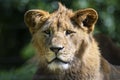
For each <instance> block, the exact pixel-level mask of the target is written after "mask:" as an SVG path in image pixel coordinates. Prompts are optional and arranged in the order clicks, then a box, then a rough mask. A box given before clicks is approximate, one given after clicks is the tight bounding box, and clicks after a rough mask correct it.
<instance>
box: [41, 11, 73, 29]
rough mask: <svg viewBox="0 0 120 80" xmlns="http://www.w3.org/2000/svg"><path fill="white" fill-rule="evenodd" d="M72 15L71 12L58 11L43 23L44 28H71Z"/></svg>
mask: <svg viewBox="0 0 120 80" xmlns="http://www.w3.org/2000/svg"><path fill="white" fill-rule="evenodd" d="M72 15H73V12H72V11H71V10H65V11H61V10H58V11H57V12H54V13H52V14H51V15H50V17H49V18H48V20H47V21H46V22H45V24H44V26H43V27H45V28H48V27H54V28H60V27H62V28H65V29H66V28H71V26H73V25H72V21H71V17H72Z"/></svg>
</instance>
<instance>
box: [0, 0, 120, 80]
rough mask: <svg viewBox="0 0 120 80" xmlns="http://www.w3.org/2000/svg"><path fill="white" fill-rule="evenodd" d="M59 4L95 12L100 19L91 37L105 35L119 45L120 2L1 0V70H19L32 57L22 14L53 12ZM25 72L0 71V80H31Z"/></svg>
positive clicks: (107, 0)
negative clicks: (40, 11)
mask: <svg viewBox="0 0 120 80" xmlns="http://www.w3.org/2000/svg"><path fill="white" fill-rule="evenodd" d="M58 1H59V2H61V3H62V4H64V5H66V7H68V8H71V9H73V10H78V9H82V8H88V7H91V8H94V9H95V10H97V12H98V14H99V19H98V22H97V24H96V28H95V32H94V33H95V34H96V33H103V34H106V35H108V36H110V37H111V38H112V39H113V41H114V42H115V43H117V44H120V36H119V34H120V22H119V21H120V15H119V14H120V5H119V3H120V0H0V69H12V68H13V67H16V66H17V67H19V66H21V65H22V64H23V63H24V62H25V61H26V60H27V59H29V58H31V57H32V56H33V55H34V53H35V51H34V49H33V47H32V46H31V44H30V39H31V35H30V33H29V31H28V29H27V27H26V26H25V24H24V13H25V12H26V11H27V10H29V9H43V10H46V11H49V12H52V11H54V10H55V9H57V7H58V6H57V2H58ZM27 68H28V67H24V66H23V67H22V68H21V69H17V70H16V69H15V70H11V71H8V72H6V71H1V72H0V80H16V79H17V80H30V78H31V76H32V74H29V72H26V70H27ZM31 69H32V68H31ZM27 74H28V75H27ZM6 76H7V77H8V78H7V77H6ZM20 76H25V77H24V79H23V78H22V77H20ZM16 77H19V79H18V78H16ZM13 78H15V79H13Z"/></svg>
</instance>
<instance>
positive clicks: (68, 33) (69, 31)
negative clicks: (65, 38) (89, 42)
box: [65, 30, 75, 35]
mask: <svg viewBox="0 0 120 80" xmlns="http://www.w3.org/2000/svg"><path fill="white" fill-rule="evenodd" d="M72 33H75V32H74V31H71V30H66V33H65V34H66V35H70V34H72Z"/></svg>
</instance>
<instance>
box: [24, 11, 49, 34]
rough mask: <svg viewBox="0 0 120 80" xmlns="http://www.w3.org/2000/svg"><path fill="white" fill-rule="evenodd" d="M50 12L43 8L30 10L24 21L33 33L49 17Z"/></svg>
mask: <svg viewBox="0 0 120 80" xmlns="http://www.w3.org/2000/svg"><path fill="white" fill-rule="evenodd" d="M48 17H49V13H48V12H45V11H42V10H29V11H27V12H26V13H25V15H24V21H25V24H26V25H27V27H28V28H29V30H30V32H31V33H32V34H33V33H35V32H36V30H38V28H40V27H41V26H42V25H43V23H44V22H45V21H46V20H47V19H48Z"/></svg>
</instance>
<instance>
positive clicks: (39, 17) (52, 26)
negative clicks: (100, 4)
mask: <svg viewBox="0 0 120 80" xmlns="http://www.w3.org/2000/svg"><path fill="white" fill-rule="evenodd" d="M24 19H25V23H26V25H27V26H28V28H29V30H30V32H31V34H32V42H33V45H34V47H35V48H36V50H37V53H38V59H39V61H40V64H41V66H43V67H47V68H48V69H50V70H57V69H59V70H65V69H68V68H70V67H71V66H72V65H74V62H80V61H81V60H82V58H84V57H83V55H84V53H85V51H86V49H89V46H88V43H90V41H92V40H91V39H92V38H91V33H92V31H93V30H94V25H95V23H96V21H97V19H98V15H97V12H96V11H95V10H94V9H91V8H87V9H83V10H78V11H76V12H73V11H72V10H69V9H67V8H66V7H64V6H63V5H61V4H60V3H59V8H58V10H56V11H55V12H53V13H51V14H50V13H49V12H46V11H43V10H38V9H33V10H29V11H27V12H26V14H25V17H24Z"/></svg>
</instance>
